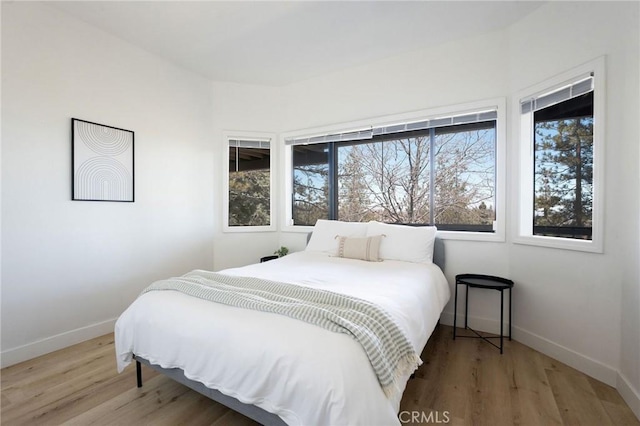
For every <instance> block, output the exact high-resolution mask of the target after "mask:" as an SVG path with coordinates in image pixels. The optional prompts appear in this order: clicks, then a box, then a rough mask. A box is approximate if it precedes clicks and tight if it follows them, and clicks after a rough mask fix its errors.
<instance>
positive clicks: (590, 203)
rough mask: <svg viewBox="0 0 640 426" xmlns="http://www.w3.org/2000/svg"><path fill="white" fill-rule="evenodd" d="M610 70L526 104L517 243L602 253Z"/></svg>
mask: <svg viewBox="0 0 640 426" xmlns="http://www.w3.org/2000/svg"><path fill="white" fill-rule="evenodd" d="M603 70H604V65H603V62H602V61H595V62H593V63H590V64H587V65H585V66H582V67H579V68H578V69H576V70H574V71H571V72H569V73H566V74H563V75H562V76H559V77H558V78H556V79H554V80H552V81H549V82H547V83H545V84H544V85H543V86H542V87H545V88H544V89H543V90H538V91H537V92H532V94H528V95H526V96H524V97H522V96H521V97H520V102H519V109H520V111H519V114H520V116H521V120H520V122H521V129H520V133H521V147H520V149H521V155H520V157H521V158H520V161H521V167H520V171H521V177H520V183H521V185H520V191H521V194H520V218H519V219H520V223H519V229H518V231H519V232H518V235H517V239H516V242H522V243H529V244H536V245H545V246H550V247H558V248H568V249H576V250H585V251H595V252H601V251H602V239H601V234H600V233H601V231H602V223H601V222H600V217H601V215H600V210H601V199H602V198H601V197H602V196H601V193H600V188H601V185H600V184H599V183H600V182H599V179H601V176H602V174H601V172H600V170H601V164H602V152H601V144H602V142H601V139H602V137H601V135H602V129H601V123H602V121H601V120H602V117H601V113H602V106H601V104H602V99H603V93H602V89H603V78H604V76H603ZM539 87H540V86H539ZM599 125H600V127H598V126H599ZM527 175H528V176H527Z"/></svg>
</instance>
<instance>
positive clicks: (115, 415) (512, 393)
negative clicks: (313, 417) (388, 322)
mask: <svg viewBox="0 0 640 426" xmlns="http://www.w3.org/2000/svg"><path fill="white" fill-rule="evenodd" d="M451 335H452V328H451V327H448V326H442V325H440V326H438V328H437V329H436V331H435V333H434V335H433V336H432V338H431V339H430V341H429V343H428V344H427V347H426V348H425V350H424V352H423V354H422V359H423V360H424V364H423V365H422V366H421V367H420V369H419V370H418V371H417V372H416V377H415V378H414V379H413V380H410V381H409V383H408V385H407V389H406V391H405V393H404V397H403V400H402V404H401V408H400V409H401V417H400V419H401V420H402V423H404V424H412V425H416V424H433V423H449V424H453V425H491V426H495V425H512V424H513V425H545V426H546V425H587V426H590V425H593V426H601V425H616V426H620V425H629V426H640V422H639V421H638V419H636V417H635V416H634V414H633V413H632V412H631V410H630V409H629V407H628V406H627V405H626V404H625V403H624V401H623V400H622V398H621V397H620V395H619V394H618V392H617V391H616V390H615V389H614V388H612V387H610V386H607V385H605V384H603V383H601V382H598V381H597V380H594V379H592V378H590V377H588V376H585V375H584V374H582V373H580V372H578V371H576V370H574V369H573V368H570V367H568V366H566V365H564V364H562V363H560V362H557V361H555V360H553V359H551V358H549V357H547V356H545V355H542V354H540V353H539V352H536V351H534V350H532V349H530V348H528V347H526V346H524V345H522V344H520V343H518V342H515V341H511V342H506V345H505V352H504V354H503V355H500V353H499V351H498V350H497V349H495V348H494V347H492V346H490V345H488V344H487V343H485V342H482V341H481V340H479V339H456V341H453V340H452V339H451ZM143 376H144V386H143V387H142V388H141V389H138V388H136V385H135V367H133V366H130V367H128V368H127V370H125V372H123V373H122V374H117V373H116V365H115V355H114V345H113V335H112V334H109V335H105V336H102V337H99V338H96V339H93V340H89V341H87V342H84V343H81V344H78V345H75V346H72V347H69V348H66V349H63V350H60V351H57V352H54V353H51V354H48V355H44V356H42V357H39V358H36V359H33V360H30V361H26V362H23V363H21V364H18V365H14V366H11V367H8V368H5V369H3V370H2V371H1V376H0V380H1V394H0V396H1V405H0V407H1V408H0V422H1V424H2V425H59V424H68V425H88V424H95V425H154V426H155V425H178V424H183V425H216V426H222V425H255V424H256V423H255V422H253V421H251V420H250V419H248V418H246V417H244V416H242V415H240V414H237V413H235V412H233V411H231V410H229V409H228V408H226V407H224V406H222V405H220V404H218V403H215V402H213V401H211V400H209V399H207V398H205V397H203V396H201V395H200V394H198V393H196V392H194V391H192V390H190V389H188V388H186V387H184V386H182V385H180V384H178V383H176V382H174V381H173V380H171V379H168V378H166V377H164V376H162V375H159V374H157V373H155V372H154V371H153V370H151V369H149V368H146V367H143ZM368 426H369V425H368Z"/></svg>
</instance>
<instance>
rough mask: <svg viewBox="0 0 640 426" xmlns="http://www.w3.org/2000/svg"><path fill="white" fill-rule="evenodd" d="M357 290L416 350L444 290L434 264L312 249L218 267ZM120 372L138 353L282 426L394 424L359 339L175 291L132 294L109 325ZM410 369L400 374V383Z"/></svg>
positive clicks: (393, 407) (392, 409)
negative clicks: (273, 417)
mask: <svg viewBox="0 0 640 426" xmlns="http://www.w3.org/2000/svg"><path fill="white" fill-rule="evenodd" d="M221 272H223V273H225V274H229V275H239V276H257V277H260V278H264V279H270V280H274V281H283V282H290V283H296V284H300V285H305V286H310V287H316V288H322V289H326V290H330V291H334V292H340V293H344V294H348V295H351V296H355V297H359V298H362V299H365V300H368V301H371V302H373V303H376V304H378V305H380V306H381V307H382V308H384V309H385V310H386V311H387V312H388V313H389V314H390V315H391V316H392V317H393V318H394V320H395V321H396V323H397V324H398V325H399V326H400V328H401V329H402V330H404V331H405V333H406V335H407V337H408V338H409V340H410V341H411V342H412V343H413V345H414V346H415V349H416V352H417V353H420V352H421V350H422V349H423V347H424V346H425V344H426V342H427V339H428V338H429V336H430V335H431V333H432V331H433V329H434V327H435V325H436V323H437V321H438V318H439V317H440V313H441V312H442V309H443V308H444V306H445V304H446V303H447V302H448V300H449V297H450V293H449V286H448V284H447V281H446V279H445V277H444V275H443V274H442V272H441V271H440V269H439V268H438V267H437V266H436V265H424V264H416V263H407V262H399V261H390V260H385V261H384V262H364V261H360V260H352V259H343V258H337V257H329V256H327V255H326V254H321V253H318V252H299V253H293V254H290V255H288V256H285V257H283V258H280V259H277V260H273V261H270V262H265V263H260V264H255V265H249V266H245V267H242V268H235V269H227V270H225V271H221ZM115 345H116V356H117V362H118V371H122V370H123V369H124V368H125V367H126V366H127V365H128V364H129V363H130V362H131V360H132V354H134V353H135V354H136V355H139V356H141V357H143V358H145V359H147V360H149V361H150V362H152V363H154V364H158V365H160V366H162V367H165V368H174V367H177V368H181V369H182V370H183V371H184V373H185V376H187V377H188V378H190V379H192V380H196V381H199V382H201V383H204V384H205V385H206V386H207V387H209V388H212V389H217V390H219V391H220V392H222V393H224V394H226V395H229V396H232V397H234V398H236V399H238V400H240V401H242V402H244V403H247V404H253V405H256V406H258V407H261V408H262V409H264V410H266V411H269V412H271V413H275V414H277V415H278V416H280V417H281V418H282V419H283V420H284V421H285V422H286V423H287V424H289V425H393V424H399V421H398V418H397V412H398V410H399V405H400V398H401V396H398V398H397V399H396V400H389V399H387V398H386V397H385V395H384V393H383V392H382V389H381V387H380V384H379V383H378V381H377V378H376V375H375V373H374V371H373V368H372V367H371V364H370V363H369V360H368V359H367V356H366V354H365V352H364V350H363V349H362V348H361V346H360V345H359V344H358V342H356V341H355V340H354V339H352V338H350V337H349V336H347V335H345V334H340V333H333V332H330V331H327V330H325V329H323V328H321V327H318V326H315V325H311V324H307V323H305V322H302V321H297V320H294V319H291V318H288V317H284V316H280V315H276V314H272V313H266V312H258V311H251V310H245V309H240V308H235V307H230V306H226V305H221V304H216V303H212V302H209V301H205V300H201V299H197V298H194V297H191V296H187V295H184V294H181V293H178V292H174V291H155V292H149V293H145V294H143V295H142V296H141V297H139V298H138V299H136V300H135V301H134V302H133V303H132V304H131V306H129V308H127V310H126V311H125V312H124V313H123V314H122V315H121V316H120V318H119V319H118V321H117V322H116V326H115ZM406 380H408V376H407V377H406V378H405V379H404V380H403V381H402V382H403V383H406Z"/></svg>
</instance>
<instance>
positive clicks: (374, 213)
mask: <svg viewBox="0 0 640 426" xmlns="http://www.w3.org/2000/svg"><path fill="white" fill-rule="evenodd" d="M497 128H498V125H497V108H496V107H493V108H492V109H490V110H487V109H484V110H482V111H477V112H472V113H464V114H459V115H450V116H445V117H438V118H435V119H430V120H424V119H423V120H420V121H411V122H409V121H407V122H403V123H400V124H394V125H386V126H378V127H376V126H371V127H370V128H369V129H360V130H355V131H350V132H346V133H335V134H326V135H320V136H315V137H304V138H289V139H287V138H285V143H286V144H287V149H289V150H290V158H291V166H292V167H291V168H292V176H291V179H292V183H291V193H292V194H291V199H292V202H291V216H290V217H291V219H292V222H293V223H290V225H293V226H312V225H314V224H315V222H316V221H317V220H318V219H338V220H344V221H360V222H364V221H370V220H377V221H380V222H387V223H403V224H431V225H433V224H435V225H437V227H438V229H439V230H444V231H468V232H483V233H490V234H491V233H494V232H495V226H494V225H495V221H496V182H497V180H496V176H497V173H496V171H497V168H496V149H497Z"/></svg>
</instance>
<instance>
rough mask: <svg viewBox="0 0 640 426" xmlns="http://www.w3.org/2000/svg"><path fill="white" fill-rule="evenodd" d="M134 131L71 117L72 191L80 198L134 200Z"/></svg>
mask: <svg viewBox="0 0 640 426" xmlns="http://www.w3.org/2000/svg"><path fill="white" fill-rule="evenodd" d="M133 142H134V134H133V132H132V131H131V130H124V129H119V128H117V127H113V126H106V125H104V124H98V123H92V122H90V121H84V120H79V119H77V118H72V119H71V150H72V159H71V164H72V173H73V179H72V190H71V194H72V195H71V199H72V200H77V201H120V202H133V201H134V188H133V184H134V168H133Z"/></svg>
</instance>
